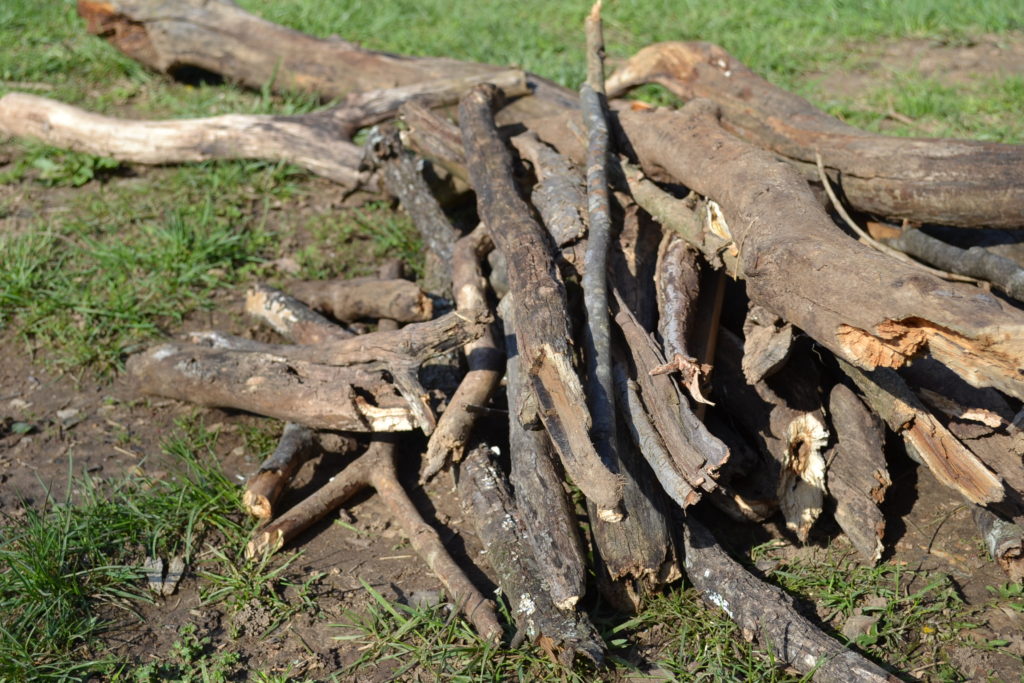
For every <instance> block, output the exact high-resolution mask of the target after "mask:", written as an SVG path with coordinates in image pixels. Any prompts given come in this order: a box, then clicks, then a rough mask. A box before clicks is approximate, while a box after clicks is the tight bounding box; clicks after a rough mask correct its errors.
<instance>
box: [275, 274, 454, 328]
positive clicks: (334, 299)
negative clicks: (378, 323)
mask: <svg viewBox="0 0 1024 683" xmlns="http://www.w3.org/2000/svg"><path fill="white" fill-rule="evenodd" d="M288 291H289V292H291V293H292V295H293V296H295V297H296V298H297V299H299V300H301V301H303V302H304V303H306V305H308V306H310V307H311V308H314V309H316V310H318V311H320V312H322V313H326V314H328V315H330V316H331V317H333V318H334V319H335V320H340V321H342V322H354V321H356V320H363V319H377V318H390V319H392V320H396V321H398V322H401V323H411V322H422V321H425V320H430V319H431V318H432V317H433V315H434V304H433V302H432V301H431V300H430V297H428V296H427V295H426V294H424V293H423V290H421V289H420V288H419V287H418V286H416V285H415V284H414V283H412V282H409V281H408V280H402V279H386V280H381V279H379V278H375V277H357V278H349V279H337V280H312V281H305V282H292V283H289V285H288Z"/></svg>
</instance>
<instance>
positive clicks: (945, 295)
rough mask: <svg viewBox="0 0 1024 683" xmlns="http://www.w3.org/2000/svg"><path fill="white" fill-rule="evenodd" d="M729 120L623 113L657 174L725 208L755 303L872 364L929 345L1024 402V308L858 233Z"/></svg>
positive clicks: (894, 360)
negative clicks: (914, 264)
mask: <svg viewBox="0 0 1024 683" xmlns="http://www.w3.org/2000/svg"><path fill="white" fill-rule="evenodd" d="M717 116H718V111H717V108H716V107H715V105H713V104H712V103H710V102H708V101H707V100H695V101H693V102H691V103H689V104H688V105H686V107H684V108H683V109H682V110H681V111H680V112H678V113H676V112H652V113H636V112H622V113H620V115H619V118H620V121H621V123H622V125H623V128H624V129H625V132H626V133H627V134H628V136H629V140H630V143H631V144H632V146H633V149H634V150H635V152H636V153H637V154H638V156H639V157H640V159H641V161H642V163H643V166H644V169H645V171H647V172H648V173H652V174H660V175H661V176H662V177H668V178H670V179H674V180H676V181H678V182H682V183H685V184H686V185H687V186H689V187H691V188H692V189H694V190H695V191H697V192H700V193H701V194H703V195H705V196H707V197H709V198H711V199H713V200H715V201H716V202H717V203H718V204H720V205H721V210H722V217H721V218H722V220H721V222H720V225H719V230H723V231H726V234H727V235H728V237H729V238H730V239H731V241H732V243H733V244H734V245H735V248H736V250H737V251H738V255H739V259H740V261H739V264H738V265H739V266H740V268H739V270H740V272H739V274H741V275H742V276H743V277H744V278H745V279H746V281H747V290H748V294H749V295H750V298H751V300H752V301H754V303H757V304H760V305H762V306H764V307H765V308H767V309H769V310H771V311H772V312H774V313H776V314H778V315H780V316H781V317H782V318H784V319H785V320H787V321H789V322H791V323H793V324H794V325H796V326H797V327H800V328H801V329H803V330H804V331H805V332H806V333H807V334H809V335H810V336H811V337H813V338H814V339H815V340H816V341H818V342H819V343H820V344H822V345H823V346H825V347H826V348H828V349H829V350H831V351H833V352H834V353H836V354H837V355H838V356H839V357H841V358H844V359H846V360H848V361H850V362H853V363H855V364H858V365H860V366H862V367H865V368H874V367H877V366H881V367H900V366H901V365H903V364H905V363H906V362H907V361H908V360H909V359H910V358H912V357H913V356H915V355H918V354H920V353H923V352H925V351H927V352H929V353H931V354H932V355H933V356H934V357H935V358H937V359H939V360H940V361H942V362H943V363H944V364H946V365H947V366H949V367H950V368H952V369H953V370H954V371H956V372H957V374H959V375H961V376H962V377H964V378H965V379H966V380H967V381H969V382H970V383H971V384H974V385H976V386H980V385H985V386H994V387H997V388H999V389H1001V390H1002V391H1005V392H1007V393H1009V394H1011V395H1014V396H1018V397H1024V381H1022V379H1021V375H1020V372H1019V368H1020V367H1022V366H1024V341H1022V340H1024V313H1021V312H1020V311H1017V310H1015V309H1013V308H1011V307H1010V306H1008V305H1007V304H1005V303H1003V302H1002V301H1000V300H999V299H997V298H996V297H993V296H991V295H989V294H986V293H984V292H980V291H979V290H977V289H974V288H971V287H968V286H966V285H962V284H958V283H949V282H943V281H942V280H939V279H938V278H935V277H931V276H928V275H926V274H922V273H920V272H918V271H916V270H914V269H912V268H910V267H908V266H904V265H903V264H900V263H898V262H894V261H893V260H892V259H889V258H888V257H886V256H884V255H882V254H879V253H877V252H875V251H873V250H871V249H869V248H867V247H864V246H863V245H859V244H858V243H856V242H855V241H854V240H851V239H850V238H849V237H847V236H846V235H844V234H843V233H842V232H841V231H840V230H839V229H838V228H837V227H835V225H834V224H833V223H832V221H831V219H830V218H829V217H828V215H827V214H826V213H825V211H824V209H823V208H822V207H821V205H820V204H819V203H818V202H817V200H816V199H815V198H814V196H813V195H812V194H811V192H810V190H809V189H808V187H807V184H806V182H804V181H803V179H801V178H800V177H799V176H798V175H797V174H796V172H795V171H794V170H793V169H792V168H791V167H790V166H788V165H786V164H785V163H783V162H780V161H777V160H776V159H774V158H773V157H772V156H771V155H770V154H768V153H766V152H764V151H763V150H760V149H757V148H755V147H752V146H750V145H748V144H746V143H743V142H741V141H740V140H738V139H737V138H735V137H733V136H732V135H730V134H729V133H727V132H725V131H724V130H723V129H722V128H721V126H719V125H718V118H717ZM837 254H842V258H837V257H836V255H837Z"/></svg>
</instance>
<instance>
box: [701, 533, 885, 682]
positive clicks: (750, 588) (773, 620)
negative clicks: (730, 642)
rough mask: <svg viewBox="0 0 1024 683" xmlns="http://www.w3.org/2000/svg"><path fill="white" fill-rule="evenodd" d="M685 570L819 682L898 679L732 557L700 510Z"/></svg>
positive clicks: (712, 601)
mask: <svg viewBox="0 0 1024 683" xmlns="http://www.w3.org/2000/svg"><path fill="white" fill-rule="evenodd" d="M683 531H684V539H685V544H686V546H685V558H686V575H687V576H688V577H689V578H690V581H692V582H693V586H694V588H696V589H697V590H698V591H699V592H700V594H701V597H702V598H703V599H704V601H705V602H706V603H708V604H709V605H714V606H715V607H718V608H720V609H722V611H724V612H725V613H726V614H728V615H729V618H730V619H732V620H733V621H735V622H736V623H737V624H739V626H740V628H742V629H743V630H744V631H745V632H748V633H750V634H752V635H753V637H755V638H757V639H758V641H760V643H761V644H762V645H763V646H765V647H769V648H771V650H772V651H773V652H774V653H775V656H776V657H778V658H779V659H780V660H781V661H783V662H785V663H786V664H787V665H789V666H791V667H793V668H794V669H796V670H797V671H799V672H800V673H802V674H810V673H812V672H813V676H814V680H815V681H836V682H837V683H847V681H879V682H881V681H897V680H899V679H898V678H897V677H896V676H893V675H892V674H889V673H888V672H886V671H885V670H884V669H882V667H880V666H878V665H877V664H875V663H874V662H872V661H869V660H868V659H865V658H864V657H862V656H861V655H859V654H857V653H856V652H854V651H853V650H849V649H847V648H845V647H843V646H842V645H840V644H839V643H838V642H837V641H835V640H833V639H832V638H829V637H828V636H827V635H825V634H824V633H823V632H822V631H821V630H820V629H819V628H818V627H817V626H815V625H814V624H812V623H811V622H810V621H808V620H807V618H806V617H804V616H802V615H801V614H800V613H799V612H798V611H797V608H796V606H795V605H794V604H793V598H791V597H790V596H789V595H787V594H786V593H785V592H783V590H782V589H781V588H776V587H775V586H772V585H769V584H767V583H765V582H763V581H761V580H759V579H758V578H757V577H755V576H754V575H753V574H750V573H749V572H748V571H747V570H745V569H744V568H743V567H742V566H741V565H740V564H739V563H738V562H736V561H735V560H733V559H732V558H731V557H729V555H728V554H726V552H725V551H724V550H723V549H722V548H721V546H720V545H719V544H718V542H717V541H716V540H715V537H714V535H712V533H711V532H710V531H709V530H708V528H707V527H706V526H704V524H703V523H701V522H700V521H698V520H697V519H696V516H695V515H692V514H690V515H687V516H686V523H685V524H684V526H683Z"/></svg>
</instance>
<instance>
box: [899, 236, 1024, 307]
mask: <svg viewBox="0 0 1024 683" xmlns="http://www.w3.org/2000/svg"><path fill="white" fill-rule="evenodd" d="M886 244H888V245H890V246H892V247H895V248H897V249H899V250H900V251H902V252H904V253H907V254H910V255H911V256H913V257H914V258H916V259H918V260H919V261H924V262H925V263H929V264H931V265H933V266H935V267H936V268H941V269H942V270H946V271H949V272H951V273H957V274H958V275H968V276H970V277H974V278H978V279H979V280H985V281H986V282H991V283H992V284H993V285H994V286H995V287H996V288H997V289H999V290H1000V291H1003V292H1006V293H1007V294H1009V295H1010V296H1012V297H1013V298H1014V299H1020V300H1024V269H1022V268H1021V267H1020V266H1019V265H1017V263H1015V262H1014V261H1012V260H1010V259H1008V258H1006V257H1005V256H1000V255H999V254H994V253H992V252H990V251H989V250H988V249H985V248H984V247H971V248H969V249H960V248H959V247H955V246H953V245H952V244H946V243H945V242H943V241H941V240H938V239H935V238H934V237H932V236H930V235H927V234H925V233H923V232H921V231H920V230H915V229H909V230H904V231H903V232H902V233H900V235H899V237H896V238H895V239H891V240H887V241H886Z"/></svg>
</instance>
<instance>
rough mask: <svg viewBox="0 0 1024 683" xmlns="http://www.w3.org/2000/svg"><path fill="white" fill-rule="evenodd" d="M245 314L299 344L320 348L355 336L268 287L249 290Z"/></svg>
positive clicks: (299, 302)
mask: <svg viewBox="0 0 1024 683" xmlns="http://www.w3.org/2000/svg"><path fill="white" fill-rule="evenodd" d="M245 312H246V313H248V314H249V315H251V316H253V317H256V318H259V319H260V320H263V321H264V322H266V323H267V324H268V325H270V326H271V327H272V328H274V330H275V331H277V332H278V333H279V334H281V335H283V336H285V337H288V338H289V339H291V340H292V341H294V342H296V343H298V344H322V343H324V342H327V341H336V340H339V339H348V338H349V337H353V336H355V335H353V334H352V333H351V332H349V331H348V330H346V329H345V328H344V327H341V326H340V325H337V324H335V323H332V322H331V321H330V320H328V319H327V318H325V317H323V316H322V315H320V314H319V313H317V312H316V311H314V310H312V309H311V308H310V307H309V306H307V305H306V304H304V303H302V302H301V301H299V300H298V299H296V298H295V297H293V296H289V295H288V294H285V293H284V292H282V291H280V290H278V289H274V288H273V287H268V286H267V285H262V284H260V285H255V286H253V287H250V288H249V290H248V291H247V292H246V293H245Z"/></svg>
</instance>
